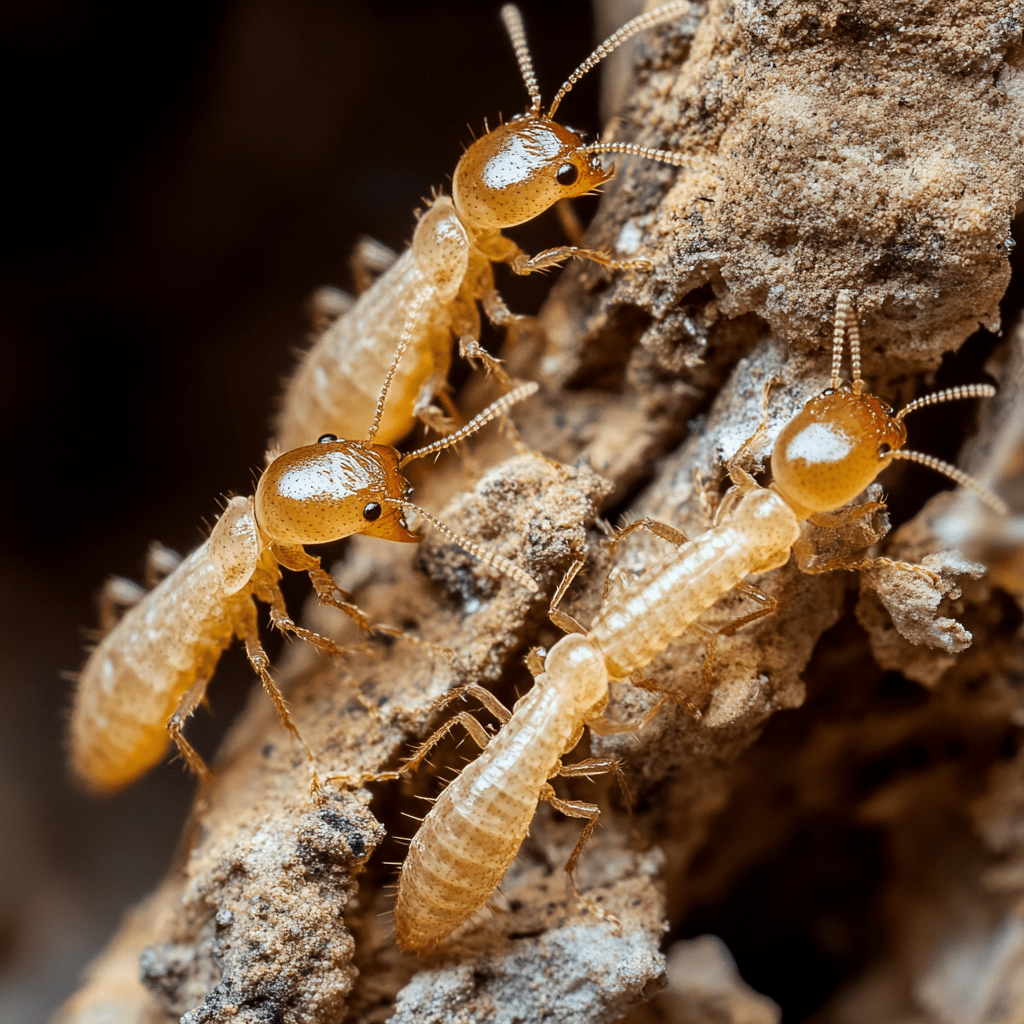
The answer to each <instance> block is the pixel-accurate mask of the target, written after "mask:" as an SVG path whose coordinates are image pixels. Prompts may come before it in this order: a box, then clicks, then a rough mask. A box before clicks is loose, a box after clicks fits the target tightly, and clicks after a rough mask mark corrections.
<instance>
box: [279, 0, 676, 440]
mask: <svg viewBox="0 0 1024 1024" xmlns="http://www.w3.org/2000/svg"><path fill="white" fill-rule="evenodd" d="M689 9H690V3H689V0H674V2H672V3H667V4H664V5H663V6H661V7H658V8H656V9H655V10H653V11H649V12H647V13H646V14H641V15H639V16H638V17H636V18H634V19H633V20H632V21H630V22H628V23H627V24H626V25H624V26H623V27H622V28H620V29H619V30H618V31H617V32H616V33H614V34H613V35H612V36H610V37H609V38H608V39H606V40H605V41H604V42H603V43H602V44H601V45H600V46H599V47H598V48H597V49H596V50H594V52H593V53H592V54H591V55H590V56H589V57H588V58H587V59H586V60H585V61H584V62H583V63H582V64H581V65H580V66H579V67H578V68H577V69H576V70H575V71H574V72H573V73H572V74H571V75H570V76H569V78H568V79H567V80H566V82H565V84H564V85H563V86H562V88H561V89H559V91H558V93H557V94H556V96H555V98H554V100H553V101H552V103H551V106H550V107H549V108H548V109H547V111H542V110H541V97H540V91H539V89H538V87H537V80H536V78H535V76H534V73H533V66H532V62H531V59H530V52H529V49H528V48H527V45H526V35H525V32H524V30H523V23H522V18H521V16H520V13H519V10H518V8H516V7H515V6H513V5H512V4H507V5H506V6H504V7H503V8H502V10H501V15H502V18H503V19H504V21H505V25H506V27H507V29H508V32H509V35H510V36H511V39H512V45H513V47H514V49H515V54H516V58H517V60H518V63H519V68H520V71H521V72H522V75H523V79H524V81H525V83H526V87H527V90H528V91H529V94H530V108H529V110H527V111H526V113H525V114H520V115H518V116H517V117H514V118H513V119H512V120H511V121H509V122H508V123H506V124H501V125H498V126H497V127H496V128H493V129H491V130H490V131H488V132H486V134H484V135H482V136H481V137H480V138H479V139H477V140H476V141H475V142H474V143H473V144H472V145H471V146H470V147H469V148H468V149H467V150H466V152H465V153H464V154H463V156H462V158H461V159H460V160H459V162H458V164H457V165H456V168H455V174H454V176H453V178H452V194H451V196H450V197H449V196H445V195H440V196H438V197H436V198H435V199H434V201H433V202H432V204H431V205H430V206H429V208H428V209H427V210H426V212H425V213H424V214H423V216H422V217H421V218H420V220H419V223H418V224H417V225H416V230H415V233H414V234H413V239H412V244H411V246H410V247H409V248H408V249H407V250H406V251H405V252H404V253H403V254H402V255H401V256H400V257H398V259H397V260H396V261H395V262H394V263H393V264H392V265H391V267H390V268H389V269H387V270H386V271H385V272H384V273H383V274H381V276H380V277H378V278H377V280H376V281H375V282H374V283H373V284H372V285H371V286H370V287H369V289H368V290H367V291H365V292H364V293H363V294H362V295H361V296H360V297H359V298H358V300H357V301H356V302H355V304H354V305H353V306H352V307H351V308H350V309H348V310H347V311H346V312H343V313H341V315H339V316H337V318H336V319H334V321H333V322H332V323H330V324H329V325H328V326H327V327H326V328H325V329H324V330H323V332H322V333H321V334H320V336H319V337H318V338H317V340H316V342H315V343H314V344H313V347H312V348H311V349H310V350H309V351H308V352H307V353H306V354H305V356H304V357H303V359H302V361H301V363H300V364H299V366H298V368H297V369H296V371H295V374H294V375H293V377H292V378H291V380H290V381H289V383H288V386H287V389H286V391H285V395H284V399H283V404H282V408H281V413H280V416H279V419H278V425H277V436H278V446H279V447H280V448H281V449H282V450H287V449H290V448H295V447H298V446H299V445H304V444H309V443H310V442H311V441H312V440H313V439H314V438H316V437H317V436H318V435H319V434H320V433H322V432H323V431H325V430H329V431H331V432H332V433H335V434H337V435H338V436H339V437H361V436H363V434H364V432H365V430H366V426H367V424H368V423H369V422H370V420H371V418H372V416H373V410H374V401H375V398H376V394H377V391H376V388H377V382H378V381H379V380H380V378H381V375H382V374H383V372H384V370H385V369H386V368H387V365H388V364H387V359H388V357H389V355H390V353H391V352H392V351H393V350H394V348H395V344H396V340H397V338H398V337H399V333H400V331H401V330H402V328H403V325H404V324H405V323H406V322H407V314H408V313H409V311H412V312H414V313H415V317H414V331H413V337H412V343H411V345H410V352H409V358H407V359H406V361H405V362H404V363H403V366H402V368H401V370H400V372H399V373H398V375H397V376H396V377H395V387H394V390H393V391H392V393H391V396H390V399H389V401H388V404H387V407H386V408H385V410H384V416H383V418H382V419H381V421H380V428H379V434H378V439H379V440H380V441H381V442H382V443H384V444H396V443H397V442H398V441H400V440H401V439H402V438H403V437H404V436H405V435H406V434H408V433H409V431H410V430H411V429H412V428H413V426H414V424H415V422H416V419H417V418H419V419H422V420H424V421H426V422H427V423H429V424H431V425H433V426H436V427H438V428H440V427H441V426H442V420H443V417H442V416H441V415H440V411H439V410H438V409H437V408H436V407H435V406H433V405H432V404H431V402H432V400H433V398H434V397H435V396H437V395H439V394H442V393H443V392H442V389H443V387H444V384H445V382H446V380H447V378H448V369H449V366H450V364H451V346H452V337H453V336H454V337H455V338H457V339H458V340H459V348H460V352H461V353H462V354H463V355H464V356H466V357H468V358H471V359H476V358H479V359H481V360H483V361H484V362H485V363H486V364H487V366H488V368H489V369H492V370H498V372H500V369H499V364H498V363H497V362H496V361H495V360H493V359H491V357H490V356H488V355H487V353H485V352H484V351H483V349H481V348H480V345H479V338H480V314H479V311H478V309H477V302H479V303H480V304H481V305H482V306H483V309H484V312H485V314H486V315H487V317H488V319H489V320H490V321H491V323H493V324H494V325H495V326H498V327H502V326H508V325H510V324H512V323H513V322H514V321H515V319H516V318H515V316H514V315H513V314H512V313H511V312H510V311H509V309H508V307H507V306H506V305H505V303H504V301H503V300H502V298H501V295H500V294H499V293H498V291H497V289H496V288H495V285H494V274H493V272H492V269H491V264H492V263H507V264H509V266H510V267H511V268H512V270H513V271H514V272H515V273H517V274H530V273H533V272H535V271H540V270H547V269H548V268H550V267H553V266H555V265H557V264H559V263H562V262H564V261H565V260H567V259H570V258H571V257H579V258H582V259H589V260H593V261H595V262H597V263H599V264H602V265H603V266H606V267H609V268H611V269H618V268H626V267H643V266H649V265H650V264H649V263H648V262H647V261H646V260H626V261H620V260H616V259H614V258H613V257H612V256H611V254H610V253H608V252H606V251H605V250H594V249H585V248H581V247H579V246H573V245H562V246H557V247H556V248H552V249H545V250H544V251H543V252H540V253H538V254H537V255H536V256H528V255H527V254H526V253H525V252H523V251H522V249H520V248H519V246H517V245H516V244H515V243H514V242H512V241H511V240H509V239H507V238H505V237H503V236H502V234H501V232H502V230H503V229H505V228H510V227H514V226H515V225H517V224H523V223H525V222H526V221H529V220H532V219H533V218H534V217H537V216H538V215H539V214H541V213H543V212H544V211H545V210H547V209H548V208H549V207H551V206H553V205H554V204H555V203H557V202H558V201H559V200H562V199H572V198H575V197H577V196H582V195H585V194H587V193H588V192H591V191H592V190H593V189H595V188H597V187H598V186H600V185H602V184H604V183H605V182H606V181H608V180H609V179H610V178H611V177H612V176H613V175H614V173H615V168H614V167H611V168H609V169H607V170H606V169H605V168H604V167H603V166H602V163H601V160H600V154H602V153H623V154H627V155H633V156H642V157H646V158H648V159H650V160H658V161H661V162H663V163H668V164H673V165H675V166H677V167H683V166H688V164H689V159H688V158H687V157H686V156H684V155H683V154H680V153H671V152H664V151H661V150H654V149H648V148H646V147H644V146H638V145H633V144H630V143H618V142H597V143H592V144H589V145H588V144H586V143H584V141H583V139H581V138H580V136H579V135H577V134H576V133H575V132H573V131H570V130H569V129H568V128H565V127H563V126H562V125H560V124H558V123H557V122H556V121H554V120H553V118H554V115H555V112H556V111H557V109H558V106H559V104H560V103H561V102H562V99H563V98H564V97H565V95H566V94H567V93H568V92H569V91H570V90H571V89H572V87H573V85H575V84H576V82H578V81H579V80H580V78H582V77H583V75H584V74H586V72H587V71H589V70H590V69H591V68H593V67H594V66H595V65H597V64H598V63H599V62H600V61H601V60H602V59H603V58H604V57H606V56H607V55H608V54H610V53H611V52H612V51H613V50H615V49H617V48H618V47H619V46H620V45H621V44H622V43H624V42H625V41H626V40H627V39H629V38H631V37H632V36H634V35H636V34H637V33H639V32H643V31H644V30H645V29H648V28H651V27H653V26H655V25H660V24H662V23H664V22H666V21H670V20H672V19H673V18H676V17H679V16H680V15H682V14H684V13H686V12H687V11H689ZM373 251H374V253H375V254H377V255H375V256H374V262H376V263H377V265H378V266H379V264H380V260H379V247H378V248H377V249H375V250H373ZM357 259H358V251H357ZM357 276H365V275H359V274H357Z"/></svg>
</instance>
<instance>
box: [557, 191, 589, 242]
mask: <svg viewBox="0 0 1024 1024" xmlns="http://www.w3.org/2000/svg"><path fill="white" fill-rule="evenodd" d="M555 213H556V214H557V216H558V223H559V225H560V226H561V228H562V233H563V234H564V235H565V237H566V238H568V239H569V241H570V242H571V243H572V244H573V245H577V246H579V245H582V244H583V225H582V224H581V223H580V219H579V217H578V216H577V214H576V207H575V206H573V205H572V200H571V199H559V200H558V202H557V203H555Z"/></svg>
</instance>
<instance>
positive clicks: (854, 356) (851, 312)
mask: <svg viewBox="0 0 1024 1024" xmlns="http://www.w3.org/2000/svg"><path fill="white" fill-rule="evenodd" d="M844 337H846V338H849V339H850V375H851V377H852V378H853V380H852V383H853V393H854V394H855V395H859V394H860V393H861V392H862V391H863V390H864V381H863V380H862V379H861V375H860V321H859V320H858V319H857V309H856V307H855V306H854V293H853V292H852V291H851V290H850V289H849V288H842V289H840V292H839V294H838V295H837V296H836V319H835V326H834V328H833V331H832V390H833V391H838V390H839V374H840V371H841V370H842V366H843V338H844Z"/></svg>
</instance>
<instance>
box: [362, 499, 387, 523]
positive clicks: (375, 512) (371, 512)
mask: <svg viewBox="0 0 1024 1024" xmlns="http://www.w3.org/2000/svg"><path fill="white" fill-rule="evenodd" d="M383 511H384V510H383V509H382V508H381V507H380V505H378V504H377V502H375V501H371V502H370V504H369V505H367V506H366V508H364V509H363V518H364V519H365V520H366V521H367V522H368V523H372V522H375V521H376V520H378V519H380V514H381V512H383Z"/></svg>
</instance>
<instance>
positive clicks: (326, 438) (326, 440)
mask: <svg viewBox="0 0 1024 1024" xmlns="http://www.w3.org/2000/svg"><path fill="white" fill-rule="evenodd" d="M337 440H338V436H337V434H321V435H320V436H319V437H318V438H317V439H316V443H317V444H330V443H331V442H332V441H337Z"/></svg>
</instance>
